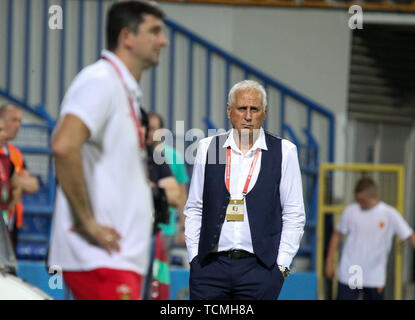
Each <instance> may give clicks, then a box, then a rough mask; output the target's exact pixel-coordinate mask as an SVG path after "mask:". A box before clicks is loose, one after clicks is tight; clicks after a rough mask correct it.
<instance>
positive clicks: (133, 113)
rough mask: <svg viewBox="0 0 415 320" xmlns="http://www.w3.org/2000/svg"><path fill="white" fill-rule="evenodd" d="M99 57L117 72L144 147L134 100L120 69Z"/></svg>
mask: <svg viewBox="0 0 415 320" xmlns="http://www.w3.org/2000/svg"><path fill="white" fill-rule="evenodd" d="M101 58H102V59H104V60H106V61H108V62H109V63H110V64H111V65H112V67H113V68H114V70H115V72H116V73H117V75H118V77H119V78H120V80H121V83H122V85H123V87H124V89H125V92H126V93H127V98H128V104H129V105H130V114H131V117H132V118H133V120H134V123H135V126H136V128H137V133H138V141H139V144H140V148H141V149H144V137H143V132H142V131H141V122H140V119H139V118H138V117H137V113H136V112H135V109H134V100H133V98H131V96H130V94H129V91H128V88H127V85H126V84H125V81H124V78H123V77H122V74H121V71H120V69H119V68H118V66H117V65H116V64H115V63H114V62H113V61H111V60H110V59H108V58H107V57H104V56H103V57H101Z"/></svg>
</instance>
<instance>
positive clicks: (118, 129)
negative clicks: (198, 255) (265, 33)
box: [48, 1, 167, 300]
mask: <svg viewBox="0 0 415 320" xmlns="http://www.w3.org/2000/svg"><path fill="white" fill-rule="evenodd" d="M163 17H164V13H163V12H162V11H161V10H160V9H159V8H158V7H157V6H155V5H153V4H152V3H150V2H147V1H128V2H116V3H114V4H113V5H112V6H111V7H110V9H109V12H108V15H107V19H106V38H107V50H103V52H102V58H101V59H100V60H99V61H97V62H96V63H94V64H92V65H90V66H87V67H86V68H84V69H83V70H82V71H81V72H80V73H79V74H78V75H77V77H76V78H75V79H74V81H73V82H72V84H71V86H70V88H69V89H68V91H67V93H66V95H65V97H64V100H63V102H62V111H61V114H60V119H59V122H58V124H57V126H56V129H55V131H54V133H53V137H52V143H51V145H52V151H53V154H54V157H55V170H56V177H57V181H58V183H59V188H58V191H57V199H56V205H55V211H54V216H53V225H52V236H51V244H50V250H49V260H48V264H49V265H58V266H60V267H61V268H62V270H63V277H64V280H65V282H66V284H67V286H68V287H69V288H70V290H71V291H72V293H73V295H74V297H75V298H76V299H93V300H101V299H111V300H136V299H140V298H141V297H142V290H141V288H142V286H143V278H144V276H145V274H146V273H147V268H148V261H149V252H150V240H151V232H152V219H153V210H154V208H153V203H152V194H151V189H150V186H149V184H148V181H147V174H146V171H147V170H146V168H145V166H144V161H145V160H144V159H145V141H144V137H143V136H142V130H141V123H140V121H141V120H140V117H141V115H140V109H139V108H140V99H141V95H142V93H141V89H140V87H139V85H138V81H139V80H140V77H141V74H142V72H143V71H144V70H145V69H147V68H150V67H152V66H155V65H157V64H158V61H159V55H160V51H161V49H162V48H163V47H164V46H166V45H167V39H166V37H165V35H164V32H163V27H164V23H163V20H162V19H163Z"/></svg>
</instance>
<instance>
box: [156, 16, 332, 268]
mask: <svg viewBox="0 0 415 320" xmlns="http://www.w3.org/2000/svg"><path fill="white" fill-rule="evenodd" d="M165 23H166V25H167V26H168V27H169V28H170V41H171V43H173V45H174V39H175V34H176V33H179V34H181V35H183V36H185V37H186V38H187V39H188V41H189V48H188V51H189V52H188V57H189V58H188V99H187V104H188V105H187V108H188V114H187V118H188V128H191V127H192V112H193V111H192V110H193V101H192V98H193V97H192V88H193V47H194V44H196V43H197V44H199V45H201V46H202V47H203V48H204V49H205V50H206V73H205V97H206V101H205V113H204V114H205V124H206V128H207V129H208V128H213V127H215V126H214V124H213V123H212V121H211V120H210V116H211V100H210V97H211V94H210V93H211V56H212V54H213V53H214V54H216V55H218V56H220V57H221V58H222V59H224V61H225V68H224V72H225V77H224V78H225V83H224V86H225V97H224V105H226V103H227V100H228V99H227V98H228V97H227V93H228V92H229V89H230V85H231V84H230V72H231V71H230V68H231V66H237V67H238V68H240V69H241V70H242V71H243V74H244V78H245V79H247V78H249V77H250V76H252V77H255V78H257V79H259V81H261V82H262V84H263V86H264V87H265V89H266V90H267V91H269V89H270V88H274V89H277V90H278V91H279V93H280V97H279V101H278V102H277V103H276V104H278V105H279V106H280V111H281V112H280V119H279V120H280V128H281V132H280V134H281V136H282V137H286V136H288V137H289V138H290V139H291V140H292V141H293V143H295V144H296V145H297V148H298V150H299V154H300V153H301V152H306V158H305V161H300V166H301V170H302V173H303V174H304V175H305V176H306V179H305V180H306V181H304V184H305V186H306V189H307V190H308V191H309V192H308V193H306V195H307V196H306V197H305V206H306V211H307V226H306V230H310V231H306V236H307V237H306V242H305V243H304V244H303V245H302V246H301V248H300V250H299V255H303V256H308V257H310V258H311V264H310V265H311V269H312V270H314V268H315V258H316V219H317V196H318V166H319V163H320V161H328V162H333V160H334V134H335V132H334V121H335V120H334V115H333V114H332V113H331V112H330V111H328V110H327V109H325V108H324V107H322V106H320V105H319V104H317V103H315V102H314V101H312V100H310V99H308V98H306V97H305V96H303V95H301V94H299V93H298V92H296V91H295V90H293V89H291V88H289V87H287V86H286V85H284V84H282V83H281V82H279V81H277V80H275V79H273V78H271V77H270V76H268V75H266V74H264V73H262V72H260V71H258V70H257V69H256V68H255V67H253V66H251V65H249V64H247V63H245V62H244V61H242V60H240V59H238V58H237V57H235V56H232V55H231V54H229V53H227V52H226V51H224V50H222V49H221V48H219V47H217V46H215V45H214V44H212V43H210V42H209V41H206V40H205V39H203V38H201V37H199V36H197V35H195V34H194V33H193V32H191V31H189V30H188V29H186V28H184V27H183V26H180V25H179V24H177V23H175V22H174V21H172V20H170V19H165ZM171 50H172V49H171ZM172 51H173V52H174V49H173V50H172ZM170 54H174V53H170ZM170 61H172V60H170ZM169 67H170V74H172V73H174V65H172V64H170V66H169ZM152 90H155V88H154V87H153V88H152ZM153 94H154V93H153ZM287 97H290V98H292V99H294V100H296V101H298V102H300V103H301V104H302V105H303V106H304V108H305V112H306V127H305V128H303V130H304V133H305V135H306V142H305V143H302V142H301V141H300V139H299V138H298V136H297V134H296V133H295V131H294V130H293V128H292V126H291V125H290V124H289V123H287V122H286V98H287ZM170 100H172V96H170ZM170 103H172V101H170ZM316 113H317V114H319V115H320V116H322V117H323V118H325V119H326V120H327V121H328V123H329V125H328V132H327V135H328V139H329V141H328V146H327V150H328V157H327V159H320V158H319V157H320V155H321V147H320V144H319V143H318V141H316V139H315V138H314V137H313V134H312V132H313V122H312V117H313V114H316ZM224 117H225V119H226V118H227V115H226V109H225V114H224ZM169 118H170V119H171V120H172V117H171V113H169ZM268 121H272V119H268ZM225 123H226V129H228V127H229V124H228V122H227V121H225ZM264 126H265V127H266V123H265V124H264ZM169 128H170V129H173V126H172V122H169ZM311 153H313V156H310V154H311ZM307 233H308V234H307Z"/></svg>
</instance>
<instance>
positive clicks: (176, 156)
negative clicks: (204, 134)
mask: <svg viewBox="0 0 415 320" xmlns="http://www.w3.org/2000/svg"><path fill="white" fill-rule="evenodd" d="M163 128H164V120H163V118H162V116H161V115H160V114H158V113H155V112H150V113H149V129H148V135H147V145H148V146H150V147H151V148H152V150H155V148H157V150H158V151H160V150H163V152H164V153H163V155H164V157H165V159H166V160H167V164H168V165H169V167H170V169H171V171H172V172H173V175H174V177H175V178H176V181H177V183H178V184H179V188H180V199H179V202H178V204H177V205H176V206H175V208H174V207H173V206H171V207H170V208H169V210H170V220H169V222H168V223H166V224H164V223H163V224H160V225H159V226H160V228H161V230H162V233H163V239H164V243H165V246H166V250H167V253H168V256H169V261H170V258H171V250H172V247H173V245H174V243H175V240H176V243H177V244H178V245H184V244H185V238H184V220H185V216H184V213H183V211H184V206H185V204H186V201H187V185H188V183H189V176H188V174H187V169H186V165H185V164H184V158H183V155H182V154H181V153H180V152H179V151H178V150H176V149H175V148H173V147H172V146H169V145H167V144H165V143H163V142H161V141H158V140H155V139H154V133H155V132H156V131H157V130H159V129H163ZM177 215H178V217H179V220H180V227H179V230H178V232H177V231H176V218H177Z"/></svg>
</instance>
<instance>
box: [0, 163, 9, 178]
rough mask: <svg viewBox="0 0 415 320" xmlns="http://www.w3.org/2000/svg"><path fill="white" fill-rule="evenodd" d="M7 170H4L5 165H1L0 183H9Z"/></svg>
mask: <svg viewBox="0 0 415 320" xmlns="http://www.w3.org/2000/svg"><path fill="white" fill-rule="evenodd" d="M5 171H6V170H4V167H3V163H0V181H7V176H6V172H5Z"/></svg>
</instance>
